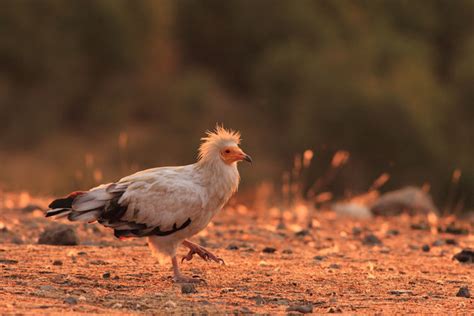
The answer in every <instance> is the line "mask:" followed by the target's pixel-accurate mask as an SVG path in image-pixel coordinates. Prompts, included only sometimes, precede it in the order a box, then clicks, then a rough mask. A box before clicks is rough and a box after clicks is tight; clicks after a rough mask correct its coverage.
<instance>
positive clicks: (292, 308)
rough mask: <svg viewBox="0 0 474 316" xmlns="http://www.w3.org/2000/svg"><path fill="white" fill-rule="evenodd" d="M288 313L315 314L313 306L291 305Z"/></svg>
mask: <svg viewBox="0 0 474 316" xmlns="http://www.w3.org/2000/svg"><path fill="white" fill-rule="evenodd" d="M286 311H287V312H299V313H303V314H308V313H312V312H313V305H311V304H307V305H291V306H288V308H287V309H286Z"/></svg>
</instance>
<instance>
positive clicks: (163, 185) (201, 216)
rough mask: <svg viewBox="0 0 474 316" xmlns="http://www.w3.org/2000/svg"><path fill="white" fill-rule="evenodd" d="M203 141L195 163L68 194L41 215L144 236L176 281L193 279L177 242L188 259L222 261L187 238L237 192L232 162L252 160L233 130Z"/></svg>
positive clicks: (218, 130) (219, 130)
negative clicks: (184, 271) (183, 269)
mask: <svg viewBox="0 0 474 316" xmlns="http://www.w3.org/2000/svg"><path fill="white" fill-rule="evenodd" d="M202 141H203V142H202V144H201V147H200V149H199V159H198V161H197V162H196V163H194V164H191V165H186V166H180V167H161V168H153V169H148V170H144V171H140V172H137V173H135V174H132V175H130V176H127V177H125V178H122V179H121V180H120V181H118V182H115V183H109V184H104V185H100V186H98V187H96V188H93V189H91V190H89V191H86V192H74V193H71V194H70V195H69V196H68V197H66V198H63V199H58V200H55V201H53V202H52V203H51V204H50V208H51V209H50V210H49V211H48V213H47V215H46V216H57V217H62V216H67V217H68V219H69V220H72V221H76V220H79V221H87V222H93V221H96V220H97V221H98V222H99V223H101V224H102V225H104V226H107V227H111V228H113V229H114V231H115V235H116V236H117V237H145V236H146V237H148V241H149V245H150V247H151V248H152V250H153V251H154V252H157V253H159V254H162V255H168V256H170V257H171V258H172V262H173V267H174V273H175V280H177V281H181V282H189V281H194V279H189V278H186V277H184V276H183V275H181V273H180V271H179V269H178V265H177V260H176V249H177V247H178V245H180V244H181V243H183V245H185V246H187V247H188V248H190V252H189V253H188V255H187V256H186V257H185V258H186V259H188V260H190V259H191V258H192V255H193V254H198V255H199V256H201V257H202V258H204V259H206V260H214V261H217V262H219V261H221V260H222V259H220V258H218V257H216V256H214V255H213V254H212V253H210V252H209V251H207V250H206V249H204V248H203V247H201V246H198V245H196V244H193V243H191V242H189V241H188V240H186V239H187V238H189V237H191V236H193V235H195V234H196V233H198V232H199V231H201V230H202V229H204V228H205V227H206V226H207V225H208V224H209V222H210V221H211V219H212V218H213V217H214V215H215V214H216V213H217V212H218V211H219V210H220V209H222V207H223V206H224V205H225V204H226V203H227V201H228V200H229V198H230V197H231V196H232V194H233V193H234V192H235V191H236V190H237V188H238V186H239V180H240V176H239V172H238V170H237V162H239V161H242V160H246V161H251V158H250V156H248V155H247V154H245V153H244V152H243V151H242V150H241V149H240V148H239V147H238V145H239V143H240V134H239V133H237V132H233V131H228V130H225V129H224V128H222V127H216V129H215V130H214V131H213V132H208V133H207V136H206V137H204V138H203V139H202ZM183 259H184V258H183Z"/></svg>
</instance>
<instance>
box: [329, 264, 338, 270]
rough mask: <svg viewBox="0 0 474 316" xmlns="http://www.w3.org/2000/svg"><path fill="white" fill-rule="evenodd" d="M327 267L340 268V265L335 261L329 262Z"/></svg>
mask: <svg viewBox="0 0 474 316" xmlns="http://www.w3.org/2000/svg"><path fill="white" fill-rule="evenodd" d="M329 268H330V269H340V268H341V266H340V265H338V264H337V263H331V264H330V265H329Z"/></svg>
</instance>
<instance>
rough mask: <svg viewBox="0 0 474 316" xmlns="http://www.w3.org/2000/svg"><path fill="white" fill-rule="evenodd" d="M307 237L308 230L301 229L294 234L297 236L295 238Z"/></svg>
mask: <svg viewBox="0 0 474 316" xmlns="http://www.w3.org/2000/svg"><path fill="white" fill-rule="evenodd" d="M308 235H309V230H307V229H302V230H300V231H298V232H296V233H295V236H297V237H304V236H308Z"/></svg>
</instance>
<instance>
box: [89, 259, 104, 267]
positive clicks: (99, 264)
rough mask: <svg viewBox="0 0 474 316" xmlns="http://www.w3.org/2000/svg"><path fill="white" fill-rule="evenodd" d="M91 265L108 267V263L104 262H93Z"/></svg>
mask: <svg viewBox="0 0 474 316" xmlns="http://www.w3.org/2000/svg"><path fill="white" fill-rule="evenodd" d="M89 263H90V264H93V265H96V266H104V265H107V264H108V263H107V262H105V261H104V260H92V261H90V262H89Z"/></svg>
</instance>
